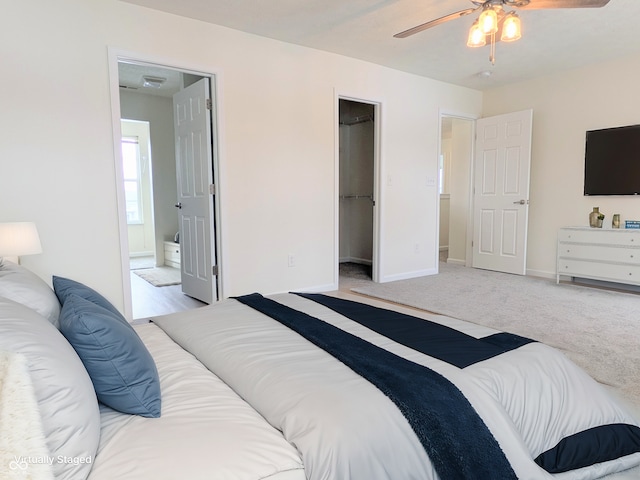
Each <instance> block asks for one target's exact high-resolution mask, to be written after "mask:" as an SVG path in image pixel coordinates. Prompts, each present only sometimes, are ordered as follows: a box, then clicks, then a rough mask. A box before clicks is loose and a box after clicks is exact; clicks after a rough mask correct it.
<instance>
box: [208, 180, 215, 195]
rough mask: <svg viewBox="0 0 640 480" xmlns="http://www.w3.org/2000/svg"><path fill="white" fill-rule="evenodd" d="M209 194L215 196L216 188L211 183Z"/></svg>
mask: <svg viewBox="0 0 640 480" xmlns="http://www.w3.org/2000/svg"><path fill="white" fill-rule="evenodd" d="M209 193H210V194H211V195H215V194H216V186H215V185H214V184H213V183H211V184H209Z"/></svg>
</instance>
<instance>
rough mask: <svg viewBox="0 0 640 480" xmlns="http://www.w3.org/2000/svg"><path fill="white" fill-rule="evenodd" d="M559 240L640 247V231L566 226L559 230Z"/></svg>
mask: <svg viewBox="0 0 640 480" xmlns="http://www.w3.org/2000/svg"><path fill="white" fill-rule="evenodd" d="M558 241H559V242H577V243H596V244H605V245H622V246H638V247H640V231H630V230H625V229H621V230H607V229H600V228H592V229H589V230H584V229H583V230H578V229H575V230H574V229H570V228H564V229H561V230H560V231H559V232H558Z"/></svg>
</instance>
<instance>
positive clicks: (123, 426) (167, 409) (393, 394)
mask: <svg viewBox="0 0 640 480" xmlns="http://www.w3.org/2000/svg"><path fill="white" fill-rule="evenodd" d="M34 277H35V276H33V275H32V274H29V272H27V271H25V270H24V269H21V267H18V266H13V265H9V267H7V266H6V265H5V267H3V268H0V354H2V353H3V352H4V355H5V357H3V356H2V355H0V360H1V359H3V358H4V360H3V361H2V362H0V364H2V365H4V366H5V367H7V366H9V367H7V368H0V375H2V374H3V373H2V372H3V371H4V372H5V374H4V379H5V381H4V383H2V385H3V388H2V389H0V406H4V405H15V402H17V400H16V398H15V395H14V394H11V395H7V394H6V392H5V390H6V389H5V388H4V385H7V384H10V383H12V381H13V380H12V379H14V378H23V379H24V378H26V377H28V378H30V380H31V382H30V383H31V384H30V385H26V386H24V385H22V386H21V387H20V389H19V390H20V391H21V393H20V392H19V393H20V396H19V398H20V405H29V402H28V401H25V399H26V400H29V399H31V400H32V401H31V404H33V409H32V410H33V411H32V412H31V413H32V414H34V413H35V415H34V416H35V417H36V418H35V420H34V421H31V422H30V423H29V425H28V428H27V427H25V426H24V425H23V424H22V423H18V428H19V429H20V431H21V434H20V435H19V437H20V439H22V438H23V437H26V438H27V440H28V442H18V443H17V444H16V443H15V433H14V434H12V433H11V432H10V431H8V426H9V424H8V423H3V422H0V469H3V468H4V469H5V471H6V472H8V473H9V474H12V475H13V477H12V476H9V477H8V478H26V477H24V476H22V477H21V476H19V475H24V473H25V471H28V472H29V474H31V475H32V476H31V478H57V479H73V480H75V479H78V478H88V479H90V480H105V479H113V478H119V479H148V478H154V479H175V478H190V479H195V480H197V479H247V480H251V479H267V478H268V479H272V480H301V479H305V478H307V479H314V480H315V479H394V480H396V479H405V478H406V479H438V478H440V479H455V478H460V479H465V480H467V479H473V478H478V479H487V478H500V479H507V478H520V479H545V478H557V479H561V480H573V479H575V480H586V479H595V478H600V477H603V476H605V475H608V474H612V473H615V472H623V471H625V470H628V469H632V468H634V467H637V465H640V425H639V423H638V421H637V419H635V418H634V417H633V415H632V414H631V413H629V411H628V410H627V409H626V408H625V407H624V406H623V405H621V404H619V403H618V402H617V401H616V400H614V399H613V398H612V397H611V396H610V395H609V394H608V393H607V392H606V391H605V389H603V388H602V387H601V386H600V385H599V384H597V383H596V382H595V381H594V380H592V379H591V378H590V377H589V376H588V375H587V374H586V373H585V372H583V371H582V370H581V369H579V368H578V367H577V366H575V365H574V364H573V363H571V362H570V361H569V360H567V359H566V357H565V356H564V355H563V354H561V353H560V352H558V351H556V350H554V349H552V348H550V347H548V346H546V345H543V344H540V343H537V342H533V341H531V340H529V339H524V338H522V337H518V336H515V335H510V334H506V333H503V332H496V331H495V330H492V329H489V328H486V327H482V326H479V325H475V324H471V323H467V322H462V321H459V320H456V319H452V318H448V317H443V316H438V315H431V314H428V313H426V312H420V311H417V310H414V309H407V308H403V307H399V306H395V305H390V304H387V303H382V302H378V301H375V300H369V299H366V298H363V297H356V296H353V295H349V294H344V293H332V294H325V295H319V294H293V293H292V294H279V295H270V296H267V297H263V296H262V295H259V294H251V295H245V296H242V297H238V298H233V299H228V300H224V301H222V302H219V303H218V304H215V305H212V306H208V307H203V308H199V309H196V310H191V311H188V312H182V313H179V314H172V315H166V316H161V317H156V318H153V319H151V322H150V323H147V324H143V325H136V326H134V327H131V326H130V325H129V324H126V322H124V323H123V319H122V318H120V317H121V316H120V317H119V313H117V310H116V309H115V308H113V306H112V305H110V304H109V303H108V301H107V300H106V299H104V297H102V296H101V295H100V294H99V293H98V292H95V291H94V290H92V289H91V288H90V287H88V286H85V285H83V284H81V283H78V282H74V281H72V280H70V279H65V278H61V277H54V280H53V284H54V288H55V293H54V292H53V290H52V289H51V288H50V287H48V285H46V284H45V283H44V282H42V281H41V280H39V279H37V278H34ZM56 309H57V310H56ZM78 325H81V328H80V327H78ZM409 327H410V328H409ZM414 328H417V329H418V330H417V331H416V330H414ZM114 332H115V333H114ZM89 338H90V339H91V342H93V343H91V344H90V345H89V346H88V345H87V343H88V342H89V340H88V339H89ZM95 338H100V339H101V340H100V341H99V342H98V344H99V345H98V346H96V345H95ZM105 355H106V357H105ZM105 359H107V360H108V361H106V360H105ZM118 362H120V365H119V367H118V368H117V369H116V371H115V372H113V371H109V370H107V371H105V365H109V368H113V365H114V364H118ZM149 362H150V363H149ZM12 365H15V366H16V367H15V368H12V367H11V366H12ZM134 367H135V368H134ZM20 368H22V370H20ZM12 369H13V373H12ZM25 371H26V372H28V375H16V374H15V372H18V373H20V372H23V373H24V372H25ZM356 372H357V373H356ZM116 377H117V380H114V379H116ZM2 378H3V377H2V376H0V380H1V379H2ZM123 379H124V382H125V385H124V386H123V385H119V384H116V385H114V382H116V383H117V382H122V381H123ZM17 383H18V382H16V384H17ZM26 383H29V382H26ZM52 384H53V385H54V391H52V390H51V388H52ZM121 387H123V388H121ZM47 389H48V390H47ZM132 392H133V393H134V395H132ZM12 402H13V403H12ZM123 410H124V411H125V412H126V413H123ZM38 417H39V418H38ZM21 418H22V417H21ZM0 420H2V418H0ZM14 422H15V419H14ZM25 431H26V432H29V434H28V435H25V434H24V432H25ZM11 435H14V437H11ZM10 438H11V440H12V441H11V442H9V441H8V439H10ZM49 459H52V460H51V461H50V462H49ZM45 460H46V461H45ZM2 462H4V463H2ZM634 471H637V470H634ZM630 478H633V477H630Z"/></svg>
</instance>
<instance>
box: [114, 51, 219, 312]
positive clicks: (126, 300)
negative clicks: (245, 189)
mask: <svg viewBox="0 0 640 480" xmlns="http://www.w3.org/2000/svg"><path fill="white" fill-rule="evenodd" d="M107 50H108V70H109V91H110V94H111V124H112V133H113V157H114V164H115V174H116V175H115V176H116V202H117V207H118V208H117V210H118V233H119V239H120V242H119V246H120V268H121V272H122V288H123V292H122V295H123V306H124V316H125V318H127V319H129V320H131V319H132V318H133V304H132V298H131V278H130V272H129V270H130V269H129V258H128V255H129V239H128V236H127V221H126V220H127V219H126V202H125V194H124V185H123V182H122V178H123V172H122V152H121V148H120V142H121V138H122V129H121V125H120V120H121V111H120V82H119V73H118V63H119V62H121V61H128V62H133V63H137V64H141V65H149V66H156V67H161V68H166V69H173V70H179V71H181V72H184V73H193V74H195V75H199V76H202V77H208V78H209V79H210V81H211V90H212V95H213V99H214V104H215V108H214V110H213V112H214V115H213V118H212V137H213V166H212V169H213V178H214V180H215V182H216V198H215V202H214V215H215V218H216V222H215V227H214V232H213V233H214V234H215V235H214V236H212V238H214V239H215V240H214V242H215V248H216V252H217V253H216V257H217V265H218V272H219V274H218V275H217V276H216V281H217V283H218V285H217V287H218V298H219V299H223V298H225V297H224V285H226V273H225V272H226V269H225V268H224V265H225V264H226V261H225V255H224V254H225V251H226V249H225V248H224V246H225V242H224V236H223V231H224V230H225V229H224V228H223V215H222V211H223V210H222V206H221V203H222V202H221V198H223V188H224V181H222V176H221V175H222V173H223V171H222V170H223V169H222V168H221V165H220V164H221V163H222V162H221V158H222V152H223V145H222V144H221V140H220V139H221V138H222V137H223V135H222V125H221V123H220V118H222V117H223V115H222V101H221V97H220V95H219V92H220V89H221V83H222V82H221V74H220V72H216V71H211V69H210V68H209V67H206V68H202V67H199V66H197V65H192V64H191V65H190V64H184V63H182V62H181V61H178V60H175V59H173V58H164V57H158V56H153V55H148V54H142V53H137V52H131V51H126V50H121V49H118V48H114V47H107Z"/></svg>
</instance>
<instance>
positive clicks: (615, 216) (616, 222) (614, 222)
mask: <svg viewBox="0 0 640 480" xmlns="http://www.w3.org/2000/svg"><path fill="white" fill-rule="evenodd" d="M611 227H612V228H620V214H619V213H614V214H613V220H612V221H611Z"/></svg>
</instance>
